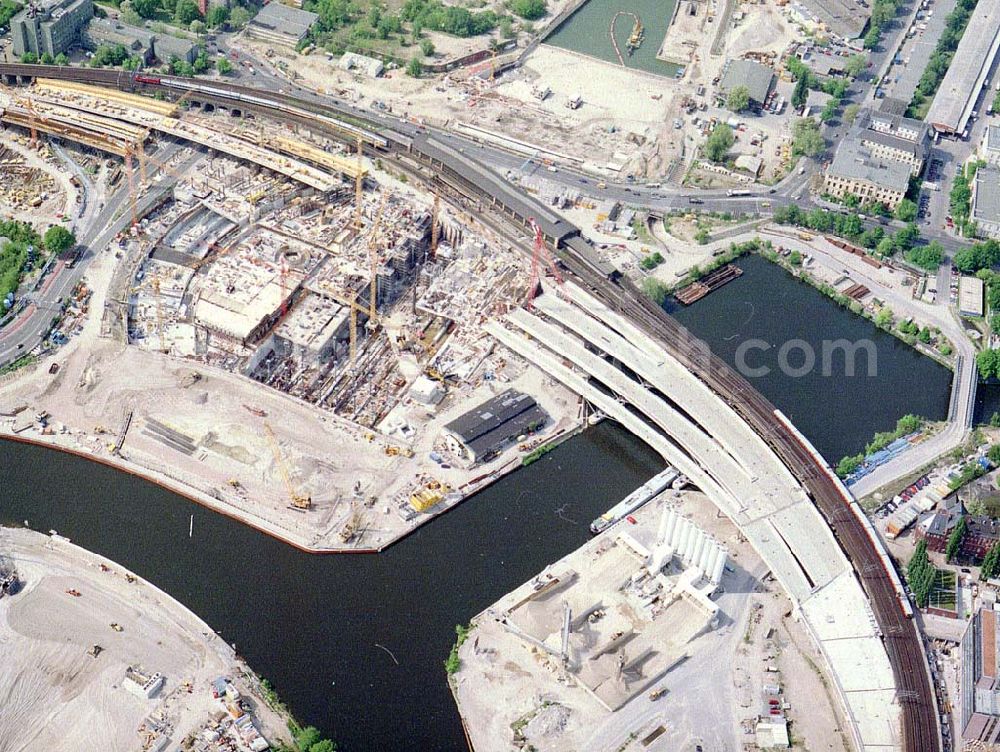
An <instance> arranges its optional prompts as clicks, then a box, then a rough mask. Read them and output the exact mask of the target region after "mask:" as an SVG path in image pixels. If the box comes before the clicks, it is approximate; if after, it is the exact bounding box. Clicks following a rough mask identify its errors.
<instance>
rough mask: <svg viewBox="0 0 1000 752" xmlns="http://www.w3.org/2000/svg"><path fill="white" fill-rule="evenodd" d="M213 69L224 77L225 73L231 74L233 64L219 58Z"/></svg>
mask: <svg viewBox="0 0 1000 752" xmlns="http://www.w3.org/2000/svg"><path fill="white" fill-rule="evenodd" d="M215 69H216V70H217V71H219V74H220V75H222V76H225V75H226V74H227V73H232V70H233V64H232V63H231V62H229V60H227V59H226V58H224V57H220V58H219V59H218V60H216V61H215Z"/></svg>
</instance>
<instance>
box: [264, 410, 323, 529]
mask: <svg viewBox="0 0 1000 752" xmlns="http://www.w3.org/2000/svg"><path fill="white" fill-rule="evenodd" d="M264 431H265V432H266V433H267V439H268V442H269V443H270V444H271V454H273V455H274V462H275V464H276V465H277V466H278V471H279V472H280V473H281V479H282V480H283V481H284V482H285V489H286V490H287V491H288V498H289V499H290V500H291V502H292V507H293V508H294V509H311V508H312V497H310V496H308V495H306V494H302V493H299V491H298V489H296V487H295V484H293V483H292V477H291V475H289V473H288V466H287V465H286V464H285V458H284V457H283V456H282V454H281V447H280V446H279V445H278V439H277V437H276V436H275V435H274V430H273V429H272V428H271V424H270V423H268V422H267V421H264Z"/></svg>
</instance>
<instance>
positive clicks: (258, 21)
mask: <svg viewBox="0 0 1000 752" xmlns="http://www.w3.org/2000/svg"><path fill="white" fill-rule="evenodd" d="M317 18H319V15H318V14H316V13H310V12H309V11H305V10H299V9H298V8H292V7H290V6H288V5H284V4H283V3H280V2H273V3H268V4H267V5H265V6H264V7H263V8H261V9H260V13H258V14H257V15H256V16H254V19H253V21H251V22H250V23H251V24H252V25H254V26H260V27H263V28H265V29H269V30H271V31H276V32H278V33H279V34H285V35H287V36H291V37H295V38H296V39H302V38H303V37H304V36H305V35H306V32H308V31H309V29H310V27H311V26H312V25H313V24H314V23H316V19H317Z"/></svg>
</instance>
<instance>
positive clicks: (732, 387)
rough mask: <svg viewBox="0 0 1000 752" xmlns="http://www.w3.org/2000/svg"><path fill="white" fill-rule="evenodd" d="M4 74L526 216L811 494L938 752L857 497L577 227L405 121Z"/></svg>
mask: <svg viewBox="0 0 1000 752" xmlns="http://www.w3.org/2000/svg"><path fill="white" fill-rule="evenodd" d="M0 77H2V78H3V80H4V81H5V82H7V83H11V84H17V83H27V82H30V81H32V80H34V79H35V78H40V77H44V78H56V79H65V80H72V81H77V82H82V83H88V84H94V85H98V86H105V87H114V88H118V89H121V90H124V91H131V92H142V91H161V92H164V93H165V94H167V95H168V96H180V95H181V94H182V93H183V92H185V91H187V90H190V89H192V88H194V92H193V93H191V94H189V95H188V99H189V100H190V101H192V102H196V103H205V104H211V105H213V106H219V107H224V108H228V109H230V110H231V111H234V112H240V113H243V112H246V113H260V114H266V115H268V116H269V117H272V118H278V119H282V120H285V121H289V122H295V123H298V124H300V125H302V126H304V127H307V128H309V129H311V130H314V131H316V132H319V133H322V134H323V135H325V136H327V137H330V138H333V139H337V140H339V141H343V142H345V143H350V144H353V143H355V142H356V141H357V139H358V138H361V139H362V141H363V143H364V149H365V152H366V153H367V154H369V155H371V156H380V157H382V158H389V159H401V158H409V159H410V160H412V161H414V162H416V163H418V164H422V165H425V166H428V167H431V168H433V169H434V170H435V171H436V174H437V179H438V180H441V181H443V182H444V183H446V184H447V185H448V186H450V187H451V188H453V189H455V190H456V191H459V192H461V193H462V194H463V195H464V196H465V197H467V198H468V199H470V200H472V201H474V202H478V204H479V205H481V206H483V207H484V208H486V207H488V208H491V209H492V210H493V211H494V212H496V213H498V214H502V215H503V216H504V217H505V218H506V219H507V220H508V221H512V222H513V223H515V224H517V225H518V226H519V227H521V228H527V227H528V225H529V224H530V221H531V220H532V219H534V220H535V221H537V223H538V225H539V226H540V227H541V228H542V231H543V233H544V235H545V238H546V240H547V241H548V243H549V244H550V245H551V246H552V247H553V248H555V249H556V251H557V253H558V255H559V257H560V258H561V260H562V262H563V263H564V264H565V266H566V268H567V269H568V270H569V272H570V273H571V274H572V275H573V276H574V277H575V278H576V280H577V282H578V284H580V285H582V286H583V287H584V288H585V289H587V290H589V291H590V292H591V293H592V294H593V295H595V296H596V297H597V298H598V299H599V300H601V301H602V302H603V303H605V304H606V305H608V306H610V307H611V308H613V309H614V310H616V311H618V312H620V313H621V314H622V315H624V316H626V317H628V318H629V319H630V320H631V321H632V322H634V323H635V324H636V325H638V326H641V327H642V328H644V329H645V330H646V331H647V332H648V333H649V335H650V336H651V337H655V338H656V339H657V341H658V342H659V343H660V344H662V346H663V347H664V348H665V349H666V350H667V352H668V353H670V354H671V355H672V356H673V357H675V358H676V359H677V360H678V361H679V362H681V363H682V364H683V365H684V366H685V367H687V368H688V369H689V370H690V371H691V372H692V373H694V374H695V375H697V376H698V377H699V378H700V379H701V380H702V381H703V382H704V383H705V384H707V385H708V386H709V387H710V388H711V389H712V390H713V391H714V392H715V393H716V394H718V395H719V396H720V397H721V398H722V399H723V400H725V401H726V402H727V403H728V404H729V405H731V406H732V408H733V409H734V410H735V411H736V412H737V413H738V414H739V415H740V416H741V417H742V418H743V419H744V420H745V421H746V422H747V423H748V424H749V425H750V426H751V427H752V429H753V430H754V431H755V432H757V433H758V434H759V435H760V436H761V437H762V438H763V439H764V440H765V441H766V442H767V444H768V445H769V446H770V447H771V449H772V450H773V451H774V452H775V454H776V455H777V456H778V457H779V458H780V459H781V460H782V462H784V463H785V465H786V466H787V467H788V468H789V470H790V471H791V473H792V474H793V475H794V476H795V477H796V478H797V479H798V481H799V482H800V483H801V484H802V486H803V487H804V488H805V489H806V491H807V493H808V494H809V495H810V497H811V498H812V499H813V501H814V502H815V504H816V506H817V508H818V509H819V510H820V512H821V513H822V515H823V516H824V518H825V519H826V521H827V523H828V524H829V525H830V528H831V529H832V530H833V531H834V535H835V536H836V538H837V541H838V542H839V544H840V545H841V547H842V548H843V550H844V552H845V554H846V555H847V557H848V559H849V560H850V562H851V564H852V566H853V567H854V570H855V572H856V573H857V574H858V576H859V578H860V579H861V583H862V586H863V587H864V590H865V592H866V594H867V596H868V598H869V600H870V602H871V606H872V610H873V612H874V614H875V617H876V620H877V622H878V626H879V629H880V631H881V633H882V635H883V640H884V644H885V648H886V651H887V653H888V656H889V661H890V663H891V665H892V670H893V675H894V678H895V684H896V688H897V701H898V702H899V703H900V707H901V711H902V729H901V738H902V747H903V749H905V750H907V752H928V751H929V750H940V749H941V748H942V742H941V734H940V727H939V724H938V711H937V697H936V694H935V690H934V688H933V686H932V683H931V678H930V674H929V669H928V666H927V660H926V653H925V650H924V646H923V643H922V637H921V635H920V632H919V630H918V628H917V626H916V624H915V622H914V621H913V619H912V609H911V607H910V603H909V600H908V598H907V596H906V594H905V592H903V590H902V587H901V585H900V581H899V577H898V574H897V573H896V571H895V569H894V567H893V565H892V563H891V562H890V561H889V560H888V558H887V556H886V555H885V553H884V551H883V550H882V549H881V547H880V544H879V543H878V541H877V538H876V537H875V534H874V531H873V530H872V529H871V526H870V524H868V523H867V520H866V519H864V517H863V515H862V514H860V513H859V512H858V510H857V508H856V506H855V507H854V508H852V504H855V502H854V501H853V499H852V498H851V496H850V494H849V492H847V490H846V489H845V488H844V487H843V486H842V485H841V484H840V483H839V481H838V480H837V479H836V477H835V476H834V475H833V473H832V472H831V470H830V467H829V465H828V464H827V463H826V462H825V461H824V460H823V459H822V458H821V457H820V456H819V455H818V454H816V453H815V452H814V451H813V450H812V448H811V447H810V446H809V445H808V443H807V442H805V441H803V439H802V438H801V436H800V435H799V434H798V432H797V431H795V429H794V428H793V427H791V426H790V425H789V424H787V423H786V422H785V421H783V420H782V418H781V416H780V413H778V411H777V410H776V409H775V407H774V405H772V404H771V403H770V402H769V401H768V400H767V399H766V398H764V396H763V395H761V394H760V393H759V392H758V391H757V390H756V389H754V388H753V387H752V386H751V385H750V383H749V382H748V381H747V380H746V379H745V378H743V377H742V376H741V375H739V374H738V373H736V372H735V371H734V370H733V369H731V368H730V367H729V366H728V365H726V364H725V363H724V362H723V361H722V360H720V359H719V358H717V357H715V356H712V355H706V348H704V347H703V346H699V343H698V342H697V340H696V338H694V337H693V336H692V335H691V334H690V333H689V332H687V331H686V330H685V329H684V328H683V327H682V326H681V325H680V324H679V323H678V322H677V321H676V320H675V319H673V318H672V317H670V316H669V315H668V314H667V313H666V312H664V311H663V309H662V308H660V307H659V306H658V305H656V304H655V303H654V302H653V301H651V300H649V299H648V298H646V297H645V296H644V295H642V294H641V292H640V291H639V290H638V289H637V288H636V287H635V286H634V285H633V284H632V283H631V282H629V281H628V280H625V279H622V278H621V277H620V275H619V274H618V273H617V271H616V270H614V269H613V268H611V267H609V266H608V265H607V264H605V263H604V262H602V261H601V260H600V259H599V258H598V256H597V254H596V252H595V250H594V248H593V247H592V246H591V245H590V243H589V242H587V241H586V240H585V239H584V238H583V237H582V236H581V235H580V232H579V229H578V228H577V227H575V226H574V225H572V224H571V223H569V222H566V221H565V220H564V219H562V218H561V217H559V216H558V215H556V214H554V213H553V212H550V211H549V210H548V209H547V208H546V207H544V206H542V205H541V204H540V203H538V202H536V201H535V200H533V199H532V198H530V197H528V196H526V195H524V194H522V193H520V192H519V191H517V190H515V189H514V188H513V187H512V186H511V185H510V184H508V183H506V182H505V181H504V180H503V179H502V178H500V177H499V176H498V175H496V174H495V173H493V172H492V171H491V170H489V169H488V168H486V167H484V166H483V165H481V164H479V163H478V162H476V161H475V160H473V159H471V158H469V157H467V156H466V155H464V154H462V153H460V152H459V151H457V150H455V149H453V148H451V147H449V146H447V145H446V144H444V143H443V142H441V141H440V140H438V139H436V138H435V137H434V135H433V132H429V131H427V130H426V129H424V128H422V127H418V126H413V125H411V124H403V125H400V126H397V125H396V124H393V127H392V128H388V127H385V126H383V125H382V124H380V123H378V122H377V121H374V120H372V119H371V118H366V117H363V116H361V115H360V114H359V113H358V112H356V111H353V110H351V109H350V108H347V107H345V106H342V105H338V104H336V103H333V102H331V103H329V104H326V103H324V104H319V103H316V102H313V101H309V100H305V99H301V98H293V97H289V96H285V95H280V94H272V93H270V92H264V91H260V90H257V89H252V88H248V87H243V86H238V85H234V84H230V83H227V82H220V81H214V80H212V81H209V80H205V81H202V80H200V79H179V78H176V77H166V76H164V77H156V76H149V77H145V76H137V75H135V74H133V73H129V72H124V71H109V70H94V69H82V68H72V67H57V66H43V65H22V64H0Z"/></svg>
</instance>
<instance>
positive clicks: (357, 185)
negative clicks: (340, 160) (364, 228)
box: [354, 137, 364, 230]
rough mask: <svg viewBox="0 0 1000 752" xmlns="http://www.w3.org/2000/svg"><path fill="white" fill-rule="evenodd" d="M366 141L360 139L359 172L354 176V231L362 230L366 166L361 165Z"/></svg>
mask: <svg viewBox="0 0 1000 752" xmlns="http://www.w3.org/2000/svg"><path fill="white" fill-rule="evenodd" d="M363 144H364V141H362V140H361V138H360V137H358V171H357V174H356V175H355V176H354V229H355V230H360V229H361V200H362V197H361V187H362V184H363V183H364V174H363V172H364V165H363V164H362V163H361V156H362V154H363V153H364V150H363V149H362V145H363Z"/></svg>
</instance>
